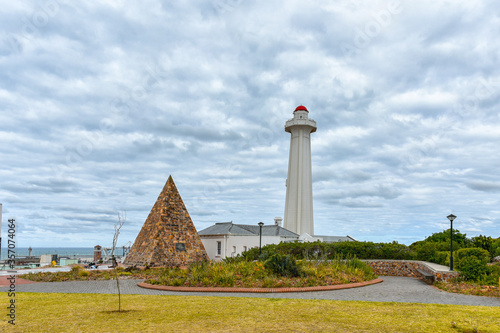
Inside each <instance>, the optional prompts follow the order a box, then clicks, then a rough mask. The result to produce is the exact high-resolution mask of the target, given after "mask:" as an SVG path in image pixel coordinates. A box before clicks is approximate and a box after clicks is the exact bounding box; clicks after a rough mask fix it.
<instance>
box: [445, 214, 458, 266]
mask: <svg viewBox="0 0 500 333" xmlns="http://www.w3.org/2000/svg"><path fill="white" fill-rule="evenodd" d="M446 217H447V218H448V220H450V222H451V227H450V244H451V247H450V271H452V270H453V220H454V219H456V218H457V217H456V216H455V215H453V214H450V215H448V216H446Z"/></svg>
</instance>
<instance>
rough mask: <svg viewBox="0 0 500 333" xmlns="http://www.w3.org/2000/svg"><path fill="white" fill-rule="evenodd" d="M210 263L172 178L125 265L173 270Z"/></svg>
mask: <svg viewBox="0 0 500 333" xmlns="http://www.w3.org/2000/svg"><path fill="white" fill-rule="evenodd" d="M208 260H209V259H208V255H207V253H206V251H205V247H204V246H203V243H202V242H201V239H200V236H199V235H198V232H197V231H196V228H195V226H194V224H193V221H192V220H191V217H190V216H189V213H188V211H187V209H186V206H185V205H184V202H183V201H182V198H181V195H180V194H179V192H178V191H177V187H176V186H175V183H174V180H173V179H172V176H169V177H168V180H167V183H166V184H165V186H164V187H163V190H162V191H161V193H160V195H159V196H158V199H157V200H156V203H155V204H154V206H153V208H152V209H151V212H150V213H149V215H148V217H147V219H146V221H145V222H144V225H143V226H142V229H141V231H140V232H139V235H137V238H136V240H135V242H134V245H133V246H132V248H131V249H130V252H129V253H128V254H127V257H126V258H125V261H124V264H125V265H138V266H146V265H148V266H169V267H173V266H183V265H187V264H190V263H193V262H197V261H208Z"/></svg>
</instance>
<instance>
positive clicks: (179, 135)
mask: <svg viewBox="0 0 500 333" xmlns="http://www.w3.org/2000/svg"><path fill="white" fill-rule="evenodd" d="M0 15H1V19H0V27H1V30H0V71H1V75H0V110H1V113H0V161H1V168H0V203H3V227H2V233H3V237H4V240H5V239H6V238H5V237H6V232H7V226H6V224H7V219H9V218H15V219H16V220H17V229H16V235H17V246H19V247H28V246H32V247H52V246H61V247H65V246H82V247H92V246H94V245H96V244H100V245H104V246H110V245H111V241H112V238H113V225H114V223H116V222H117V213H118V212H119V211H123V210H126V212H127V213H126V214H127V222H126V224H125V226H124V227H123V229H122V233H121V235H120V238H119V240H118V245H119V246H121V245H123V244H125V243H126V242H128V241H132V242H133V241H134V239H135V237H136V236H137V234H138V232H139V230H140V228H141V226H142V224H143V223H144V221H145V219H146V217H147V215H148V214H149V211H150V209H151V207H152V206H153V204H154V202H155V200H156V198H157V197H158V195H159V193H160V191H161V189H162V187H163V185H164V184H165V182H166V181H167V178H168V176H169V175H172V177H173V178H174V181H175V183H176V185H177V188H178V189H179V191H180V194H181V196H182V198H183V200H184V203H185V204H186V206H187V209H188V211H189V213H190V214H191V216H192V219H193V221H194V223H195V226H196V227H197V229H198V230H201V229H204V228H206V227H208V226H210V225H212V224H213V223H214V222H225V221H233V222H234V223H242V224H256V223H258V222H259V221H263V222H265V223H266V224H270V223H273V219H274V217H275V216H283V215H284V205H285V190H286V188H285V180H286V177H287V168H288V150H289V142H290V134H289V133H286V132H285V131H284V124H285V122H286V120H288V119H290V118H292V116H293V115H292V113H293V110H294V109H295V108H296V107H297V106H298V105H301V104H303V105H305V106H306V107H307V108H308V109H309V117H310V118H312V119H314V120H315V121H316V122H317V125H318V130H317V132H316V133H313V134H312V167H313V194H314V218H315V231H316V233H317V234H325V235H340V236H343V235H351V236H353V237H355V238H357V239H359V240H366V241H375V242H390V241H394V240H396V241H398V242H400V243H405V244H410V243H412V242H414V241H416V240H421V239H423V238H424V237H426V236H428V235H431V234H432V233H434V232H439V231H442V230H444V229H447V228H449V221H448V220H447V219H446V216H447V215H448V214H450V213H453V214H455V215H457V216H458V218H457V220H455V223H454V227H455V228H457V229H459V230H460V231H461V232H465V233H466V234H467V235H468V236H471V237H472V236H477V235H479V234H483V235H484V234H486V235H490V236H493V237H499V236H500V227H499V223H500V199H499V195H500V154H499V153H498V152H499V147H500V115H499V105H500V96H499V86H500V39H499V38H498V35H499V32H500V7H499V6H498V4H497V3H496V2H494V1H486V0H485V1H470V0H467V1H451V0H450V1H444V0H443V1H435V0H433V1H429V0H427V1H409V2H406V1H405V2H403V1H378V0H377V1H361V0H359V1H358V0H344V1H335V2H328V1H296V0H294V1H290V0H287V1H260V0H257V1H255V0H252V1H249V0H210V1H206V0H196V1H141V2H135V1H118V0H112V1H101V2H100V3H98V4H96V3H95V2H90V3H87V2H70V1H63V0H48V1H41V2H40V1H7V2H4V3H2V11H1V12H0ZM4 245H5V241H4Z"/></svg>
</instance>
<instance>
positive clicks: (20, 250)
mask: <svg viewBox="0 0 500 333" xmlns="http://www.w3.org/2000/svg"><path fill="white" fill-rule="evenodd" d="M120 250H121V248H118V249H117V250H116V253H117V254H120V253H121V252H120ZM15 251H16V257H26V256H28V255H29V248H28V247H16V248H15ZM42 254H57V255H59V256H60V257H61V256H62V257H64V256H66V257H70V258H74V257H75V258H78V257H92V256H93V255H94V248H93V247H32V248H31V255H32V256H41V255H42ZM7 256H8V248H5V247H2V254H1V257H0V260H4V259H7Z"/></svg>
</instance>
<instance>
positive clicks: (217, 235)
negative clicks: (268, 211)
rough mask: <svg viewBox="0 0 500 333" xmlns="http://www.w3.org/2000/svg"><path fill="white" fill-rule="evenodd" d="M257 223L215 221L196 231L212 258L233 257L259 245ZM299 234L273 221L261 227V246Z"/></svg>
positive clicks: (284, 240)
mask: <svg viewBox="0 0 500 333" xmlns="http://www.w3.org/2000/svg"><path fill="white" fill-rule="evenodd" d="M259 229H260V227H259V226H258V225H248V224H234V223H233V222H223V223H216V224H215V225H213V226H211V227H208V228H206V229H203V230H201V231H199V232H198V235H200V238H201V241H202V242H203V246H204V247H205V251H207V254H208V256H209V257H210V259H212V260H216V261H218V260H222V259H224V258H227V257H235V256H237V255H238V254H241V253H242V252H244V251H246V250H248V249H251V248H253V247H259V238H260V236H259V231H260V230H259ZM298 239H299V235H297V234H296V233H293V232H291V231H289V230H286V229H285V228H282V227H281V226H279V225H278V223H275V224H274V225H264V226H263V227H262V246H264V245H267V244H279V243H280V242H289V241H294V240H298Z"/></svg>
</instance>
